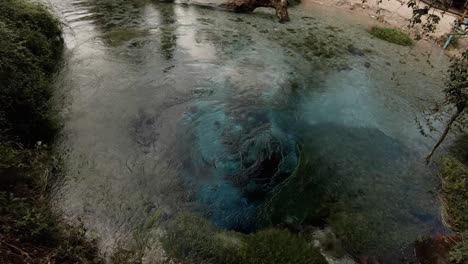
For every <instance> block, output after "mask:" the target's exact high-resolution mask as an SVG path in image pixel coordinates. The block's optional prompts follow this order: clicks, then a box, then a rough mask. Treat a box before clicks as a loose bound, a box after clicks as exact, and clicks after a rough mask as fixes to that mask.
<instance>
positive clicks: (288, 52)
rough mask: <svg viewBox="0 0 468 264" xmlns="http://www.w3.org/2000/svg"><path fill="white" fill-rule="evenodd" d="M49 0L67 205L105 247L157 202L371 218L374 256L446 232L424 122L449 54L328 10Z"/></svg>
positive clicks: (244, 218) (241, 212)
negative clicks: (62, 62) (285, 14)
mask: <svg viewBox="0 0 468 264" xmlns="http://www.w3.org/2000/svg"><path fill="white" fill-rule="evenodd" d="M51 2H52V4H53V6H54V7H55V8H56V10H57V12H58V13H59V14H60V16H61V17H62V19H63V20H64V22H65V23H66V25H67V27H66V28H65V29H66V35H65V38H66V44H67V46H68V51H67V61H66V62H67V63H66V66H65V68H64V70H63V72H62V73H61V76H60V80H59V81H58V83H57V86H58V87H59V88H60V91H59V92H58V95H57V96H58V97H61V98H62V97H63V98H65V109H64V111H63V116H64V119H65V128H64V130H63V133H62V134H63V137H62V144H61V147H60V152H61V153H62V154H63V157H64V161H65V168H66V173H65V174H66V176H65V179H64V181H63V183H61V184H60V185H58V186H57V195H56V201H57V205H58V206H59V208H61V210H63V212H64V214H65V215H67V216H69V217H71V218H75V219H76V217H80V218H81V219H82V221H83V222H84V223H85V225H86V226H87V227H88V228H89V229H90V230H91V233H96V234H97V235H99V237H100V238H101V246H102V248H103V251H104V252H109V251H110V250H111V249H112V247H113V246H114V245H115V244H116V243H118V242H119V241H125V240H128V239H129V238H131V237H132V236H133V235H134V230H135V229H136V228H137V227H138V226H141V225H142V223H145V221H146V220H147V219H148V218H151V217H152V216H153V215H155V213H156V212H158V213H159V212H160V213H161V218H162V220H163V221H170V220H171V219H173V217H174V216H175V215H177V214H179V213H182V212H193V213H197V214H200V215H203V216H204V217H206V218H207V219H209V220H210V221H211V222H212V223H214V224H216V225H218V226H220V227H223V228H226V229H232V230H237V231H242V232H253V231H255V230H257V229H259V228H262V227H265V226H270V225H276V224H282V223H288V224H303V225H314V226H321V227H324V226H329V225H331V227H332V229H333V228H335V229H336V232H337V233H339V230H345V229H346V230H347V229H352V228H351V227H359V228H360V229H359V230H358V231H356V232H360V233H359V234H363V236H365V237H366V239H364V241H358V242H359V243H362V244H359V245H357V246H356V247H358V248H359V251H363V252H364V253H368V254H374V255H379V254H384V253H385V254H387V253H388V252H393V253H394V252H399V251H400V250H403V249H404V248H406V247H407V245H409V244H410V243H411V242H412V241H414V240H415V239H416V238H418V237H420V236H423V235H427V234H431V233H434V232H440V231H442V229H441V223H440V219H439V218H440V217H439V202H438V198H437V197H436V196H435V195H434V194H433V190H434V188H435V187H436V179H435V176H434V174H433V172H432V171H431V169H430V168H429V167H427V166H425V165H424V163H423V157H424V155H425V154H426V153H427V151H428V150H429V147H430V146H431V144H433V142H434V140H433V139H431V138H425V137H422V136H421V135H420V134H419V131H418V126H417V123H416V122H415V121H414V120H415V118H416V117H420V116H421V114H422V112H423V111H424V110H425V109H427V108H428V107H430V106H431V105H432V101H434V100H436V99H438V98H439V97H440V96H441V91H440V89H441V88H440V87H441V86H440V84H441V80H440V76H442V74H443V71H444V67H445V66H444V65H446V58H445V57H443V56H439V55H438V54H439V51H432V54H431V56H430V57H429V59H430V60H431V61H432V65H431V64H428V63H426V62H423V61H422V60H420V59H418V57H419V58H420V56H421V55H424V56H426V55H427V54H426V52H425V50H427V49H425V47H424V46H423V44H418V45H420V46H418V47H419V48H407V47H399V46H395V45H393V44H389V43H385V42H383V41H380V40H378V39H373V38H371V37H370V35H368V33H367V32H366V29H367V28H368V26H369V24H370V23H369V22H366V21H367V20H365V19H360V18H356V17H351V16H349V14H347V13H344V12H343V13H339V12H341V11H339V10H328V11H327V10H322V9H320V8H319V7H317V9H312V10H310V9H307V8H306V7H303V6H299V7H296V8H293V9H292V10H291V18H292V22H291V23H287V24H279V23H277V22H276V20H275V17H274V14H273V12H272V11H271V10H261V11H259V12H256V13H254V14H247V15H244V14H232V13H226V12H221V11H216V10H212V9H206V8H199V7H196V6H192V5H184V4H181V3H176V4H174V3H157V2H149V1H136V2H132V1H104V0H93V1H74V0H69V1H68V0H67V1H51ZM135 3H136V4H135ZM327 12H328V13H327ZM337 12H338V14H340V15H339V16H336V14H337ZM331 14H335V15H334V16H332V15H331ZM434 65H435V66H434ZM158 232H159V230H158V229H156V230H154V234H155V237H156V234H157V233H158ZM157 248H158V245H157V243H155V245H154V246H153V247H152V250H155V251H158V249H157ZM352 250H353V247H350V249H349V251H352ZM158 256H159V255H158V253H152V257H153V258H157V257H158Z"/></svg>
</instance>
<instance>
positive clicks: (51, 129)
mask: <svg viewBox="0 0 468 264" xmlns="http://www.w3.org/2000/svg"><path fill="white" fill-rule="evenodd" d="M0 35H1V36H2V37H1V38H0V133H1V132H3V133H5V132H8V134H9V135H10V136H11V135H14V136H15V137H16V136H17V137H19V139H21V141H22V142H23V143H26V144H30V143H34V142H35V141H38V140H43V141H48V140H51V139H52V138H53V137H54V134H55V132H56V131H57V124H56V122H55V121H54V118H53V117H52V115H51V111H52V107H51V104H50V99H51V97H52V89H51V87H52V86H51V85H52V81H53V74H54V71H55V69H56V67H57V65H58V62H59V61H60V58H61V56H62V50H63V41H62V38H61V29H60V24H59V21H58V20H57V19H55V18H54V17H53V16H52V15H50V14H49V13H48V11H47V10H46V9H45V8H43V7H42V6H40V5H37V4H31V3H28V2H25V1H22V0H3V1H0Z"/></svg>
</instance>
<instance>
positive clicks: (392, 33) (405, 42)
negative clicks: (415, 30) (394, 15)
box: [369, 26, 413, 46]
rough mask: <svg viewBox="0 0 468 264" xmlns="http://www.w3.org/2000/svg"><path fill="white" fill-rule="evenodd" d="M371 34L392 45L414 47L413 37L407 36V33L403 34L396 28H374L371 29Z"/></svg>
mask: <svg viewBox="0 0 468 264" xmlns="http://www.w3.org/2000/svg"><path fill="white" fill-rule="evenodd" d="M369 32H370V34H371V35H373V36H375V37H377V38H379V39H382V40H385V41H388V42H390V43H394V44H398V45H402V46H411V45H413V40H412V39H411V37H410V36H409V35H408V34H406V33H405V32H402V31H401V30H399V29H396V28H385V27H379V26H374V27H372V28H371V29H370V31H369Z"/></svg>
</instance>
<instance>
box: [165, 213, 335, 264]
mask: <svg viewBox="0 0 468 264" xmlns="http://www.w3.org/2000/svg"><path fill="white" fill-rule="evenodd" d="M162 244H163V247H164V249H165V250H166V252H167V253H168V254H169V256H171V257H174V258H178V259H182V260H186V261H196V262H199V263H213V264H215V263H225V264H237V263H244V264H250V263H251V264H275V263H277V264H280V263H281V264H322V263H327V262H326V261H325V259H324V258H323V257H322V255H321V254H320V252H319V250H318V249H317V248H314V247H313V245H312V242H311V241H310V240H309V241H308V240H307V239H306V238H304V237H301V236H299V235H295V234H292V233H290V232H289V231H287V230H285V229H271V228H270V229H265V230H261V231H258V232H256V233H253V234H242V233H237V232H233V231H225V230H222V229H219V228H217V227H215V226H213V225H212V224H210V223H209V222H207V220H205V219H203V218H199V217H197V216H193V215H182V216H179V217H178V218H177V219H176V220H175V221H174V222H172V223H171V224H170V226H169V227H168V228H167V232H166V234H165V235H164V237H163V238H162Z"/></svg>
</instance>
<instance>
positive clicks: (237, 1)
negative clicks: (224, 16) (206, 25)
mask: <svg viewBox="0 0 468 264" xmlns="http://www.w3.org/2000/svg"><path fill="white" fill-rule="evenodd" d="M220 6H221V7H222V8H225V9H227V10H229V11H233V12H240V13H249V12H253V11H254V10H255V9H256V8H257V7H271V8H274V9H275V10H276V16H277V17H278V19H279V21H280V22H281V23H284V22H287V21H289V14H288V1H287V0H228V2H226V3H223V4H221V5H220Z"/></svg>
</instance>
